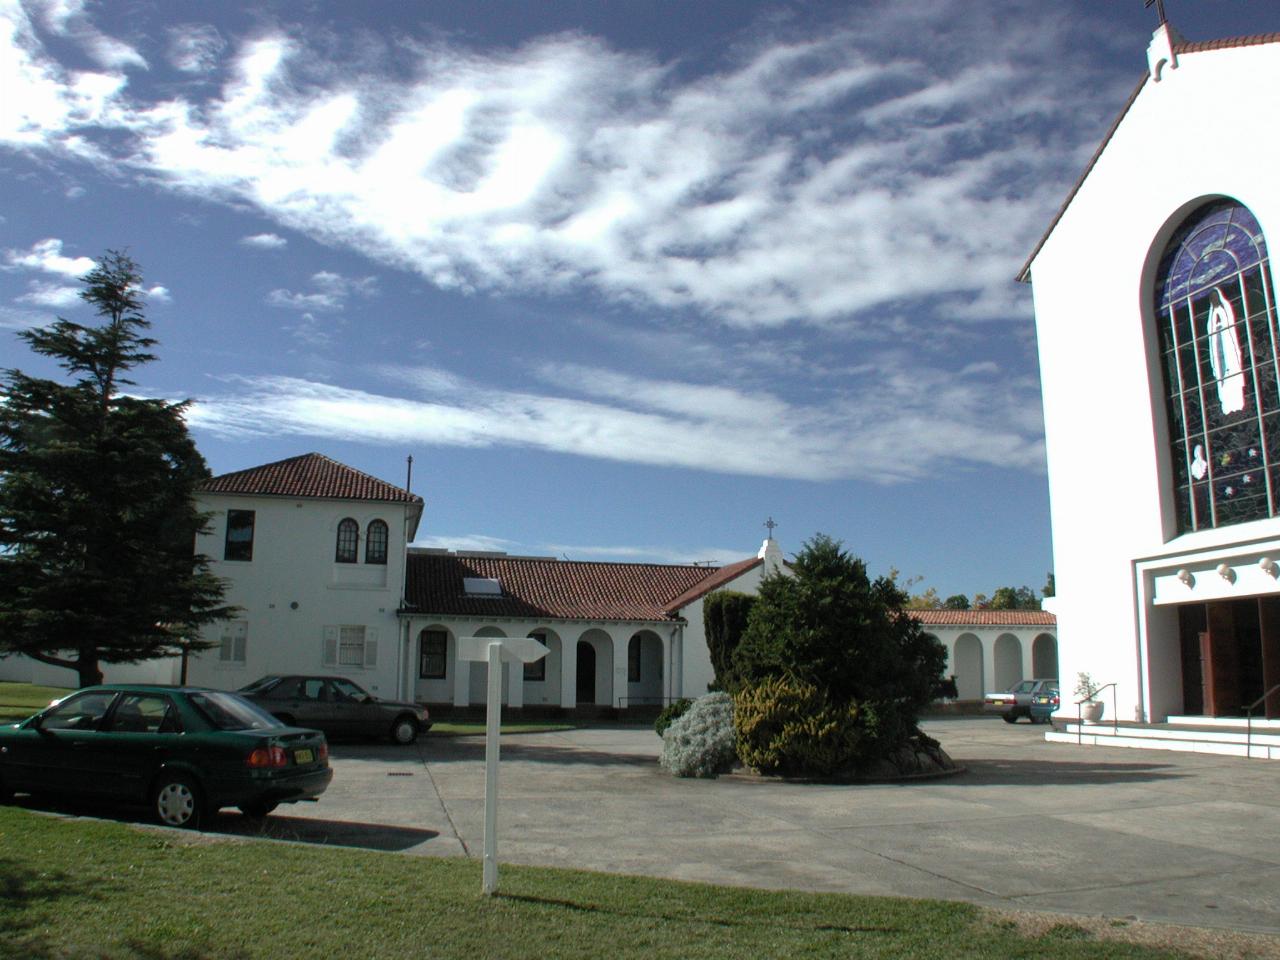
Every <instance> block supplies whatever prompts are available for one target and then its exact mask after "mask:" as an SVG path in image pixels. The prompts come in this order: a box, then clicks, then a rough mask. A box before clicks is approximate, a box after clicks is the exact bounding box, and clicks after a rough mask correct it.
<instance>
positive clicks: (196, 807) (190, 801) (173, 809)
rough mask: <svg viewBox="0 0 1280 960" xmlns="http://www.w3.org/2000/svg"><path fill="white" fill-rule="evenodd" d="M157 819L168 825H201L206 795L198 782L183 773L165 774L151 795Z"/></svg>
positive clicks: (192, 826)
mask: <svg viewBox="0 0 1280 960" xmlns="http://www.w3.org/2000/svg"><path fill="white" fill-rule="evenodd" d="M151 801H152V802H151V807H152V809H153V810H155V812H156V819H158V820H159V821H160V822H161V823H162V824H164V825H165V826H167V827H188V828H190V829H192V830H194V829H196V828H198V827H199V826H200V820H201V818H202V815H203V814H204V796H203V794H202V793H201V791H200V787H199V786H198V785H197V784H196V782H195V781H194V780H193V779H191V778H190V777H188V776H185V775H183V774H178V773H173V774H163V775H161V777H160V779H159V780H157V781H156V788H155V791H154V792H153V793H152V795H151Z"/></svg>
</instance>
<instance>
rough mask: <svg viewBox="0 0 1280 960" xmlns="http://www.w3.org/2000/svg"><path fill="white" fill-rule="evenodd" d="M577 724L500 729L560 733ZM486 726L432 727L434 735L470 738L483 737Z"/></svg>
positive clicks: (519, 725) (522, 724) (513, 725)
mask: <svg viewBox="0 0 1280 960" xmlns="http://www.w3.org/2000/svg"><path fill="white" fill-rule="evenodd" d="M577 726H578V725H577V724H573V723H536V722H534V721H528V722H520V721H517V722H514V723H511V722H508V723H504V724H503V725H502V727H501V729H500V732H501V733H559V732H560V731H561V730H576V729H577ZM484 732H485V726H484V724H483V723H453V722H450V721H448V720H446V721H443V722H435V723H432V725H431V733H432V735H437V734H438V735H440V736H444V737H469V736H476V735H480V736H483V735H484Z"/></svg>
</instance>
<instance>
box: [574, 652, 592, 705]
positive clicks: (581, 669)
mask: <svg viewBox="0 0 1280 960" xmlns="http://www.w3.org/2000/svg"><path fill="white" fill-rule="evenodd" d="M595 702H596V648H595V647H594V646H593V645H592V644H590V643H587V642H586V641H584V640H579V641H578V703H579V704H584V703H587V704H590V703H595Z"/></svg>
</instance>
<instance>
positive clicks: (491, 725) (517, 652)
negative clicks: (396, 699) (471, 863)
mask: <svg viewBox="0 0 1280 960" xmlns="http://www.w3.org/2000/svg"><path fill="white" fill-rule="evenodd" d="M549 652H550V651H548V650H547V648H546V647H544V646H543V645H542V644H540V643H539V642H538V641H537V640H535V639H534V638H533V637H459V638H458V659H459V660H473V661H482V662H486V663H488V664H489V691H488V693H489V696H488V699H487V701H486V703H485V728H484V872H483V876H482V878H481V885H480V889H481V891H482V892H483V893H485V894H487V895H489V896H492V895H493V894H494V893H496V892H497V890H498V728H499V726H500V725H501V722H502V664H503V662H504V661H505V662H506V663H511V664H515V663H533V662H535V661H537V660H541V659H542V658H543V657H545V656H546V655H547V654H548V653H549ZM511 682H512V683H515V682H516V679H515V676H514V675H513V676H512V680H511Z"/></svg>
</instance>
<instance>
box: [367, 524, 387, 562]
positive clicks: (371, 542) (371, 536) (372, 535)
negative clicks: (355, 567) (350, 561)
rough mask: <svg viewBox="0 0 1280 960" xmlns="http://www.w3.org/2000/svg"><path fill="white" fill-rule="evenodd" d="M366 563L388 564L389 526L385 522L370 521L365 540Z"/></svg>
mask: <svg viewBox="0 0 1280 960" xmlns="http://www.w3.org/2000/svg"><path fill="white" fill-rule="evenodd" d="M364 562H365V563H386V562H387V524H386V522H385V521H383V520H370V521H369V528H368V530H367V531H366V533H365V538H364Z"/></svg>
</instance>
